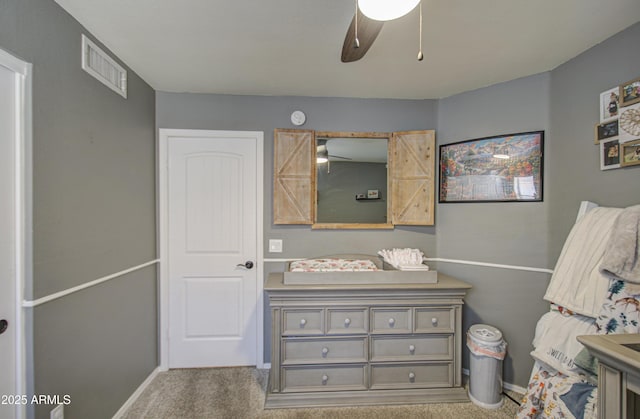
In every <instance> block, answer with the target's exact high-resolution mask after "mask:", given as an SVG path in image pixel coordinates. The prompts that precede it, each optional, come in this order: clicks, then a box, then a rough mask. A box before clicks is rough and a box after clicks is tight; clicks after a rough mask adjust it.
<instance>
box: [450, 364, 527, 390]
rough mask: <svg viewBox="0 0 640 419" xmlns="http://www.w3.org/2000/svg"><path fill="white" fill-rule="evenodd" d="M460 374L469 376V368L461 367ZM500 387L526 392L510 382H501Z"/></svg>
mask: <svg viewBox="0 0 640 419" xmlns="http://www.w3.org/2000/svg"><path fill="white" fill-rule="evenodd" d="M462 374H463V375H466V376H467V377H468V376H469V370H468V369H466V368H463V369H462ZM502 387H504V388H506V389H507V390H511V391H515V392H516V393H520V394H526V393H527V389H526V388H524V387H520V386H519V385H516V384H511V383H505V382H503V383H502Z"/></svg>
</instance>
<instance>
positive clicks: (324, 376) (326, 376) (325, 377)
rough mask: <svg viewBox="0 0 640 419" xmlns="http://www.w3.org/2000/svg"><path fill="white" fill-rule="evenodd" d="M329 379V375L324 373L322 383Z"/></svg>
mask: <svg viewBox="0 0 640 419" xmlns="http://www.w3.org/2000/svg"><path fill="white" fill-rule="evenodd" d="M327 381H329V376H328V375H326V374H323V375H322V384H327Z"/></svg>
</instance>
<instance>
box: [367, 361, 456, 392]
mask: <svg viewBox="0 0 640 419" xmlns="http://www.w3.org/2000/svg"><path fill="white" fill-rule="evenodd" d="M452 386H453V364H452V363H449V362H446V363H444V362H443V363H431V364H395V365H393V364H392V365H385V364H382V365H371V387H370V388H371V389H372V390H375V389H397V388H429V387H452Z"/></svg>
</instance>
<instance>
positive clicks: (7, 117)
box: [0, 50, 26, 419]
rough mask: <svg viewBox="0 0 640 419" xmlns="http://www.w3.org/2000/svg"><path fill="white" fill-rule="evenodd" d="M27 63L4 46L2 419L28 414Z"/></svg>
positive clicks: (0, 106) (0, 115) (0, 120)
mask: <svg viewBox="0 0 640 419" xmlns="http://www.w3.org/2000/svg"><path fill="white" fill-rule="evenodd" d="M24 64H25V63H22V62H19V61H18V60H17V59H15V58H13V57H12V56H10V55H9V54H7V53H5V52H4V51H2V50H0V287H1V288H0V290H1V291H0V395H2V401H1V403H0V419H5V418H6V419H9V418H16V417H23V414H24V409H23V408H22V405H23V404H24V403H25V401H26V400H24V399H22V398H21V397H20V396H21V394H20V393H21V392H22V391H23V390H22V389H23V387H22V380H21V378H22V377H21V375H20V371H21V369H20V367H19V362H21V361H20V360H21V356H20V355H21V353H19V352H18V342H19V339H20V338H21V335H22V334H21V332H20V328H21V319H20V318H19V311H18V304H17V301H18V294H17V291H18V287H19V284H20V275H21V273H20V272H19V267H21V265H20V263H21V257H22V256H21V252H20V248H19V243H20V240H21V239H22V233H21V232H20V231H21V230H20V228H21V227H20V224H21V215H20V212H19V211H21V210H22V207H21V204H19V201H20V199H21V198H20V197H21V194H22V184H21V182H22V179H21V178H19V176H18V169H20V170H21V165H19V164H18V159H19V158H22V157H21V154H20V153H21V152H22V150H21V147H22V140H21V138H22V135H23V133H22V132H20V131H21V130H24V126H22V124H23V123H25V115H24V113H23V112H24V108H23V105H24V102H23V100H24V99H25V96H24V93H25V92H24V87H25V85H24V82H25V79H24V77H23V76H24V74H23V73H22V72H21V71H24V70H25V67H24ZM20 202H21V201H20ZM20 269H21V268H20ZM16 396H17V397H16Z"/></svg>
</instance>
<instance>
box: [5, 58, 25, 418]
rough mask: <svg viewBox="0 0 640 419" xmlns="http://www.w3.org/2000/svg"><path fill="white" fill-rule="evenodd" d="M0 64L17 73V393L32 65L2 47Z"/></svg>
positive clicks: (21, 363) (20, 385)
mask: <svg viewBox="0 0 640 419" xmlns="http://www.w3.org/2000/svg"><path fill="white" fill-rule="evenodd" d="M0 65H2V66H3V67H6V68H8V69H9V70H11V71H13V72H14V73H15V83H16V92H17V94H16V97H15V110H16V119H15V132H16V136H15V139H14V141H15V143H14V144H15V156H14V158H15V163H16V165H15V189H14V190H15V220H16V226H15V227H16V230H15V237H16V257H15V270H16V277H15V281H16V283H15V291H16V292H15V314H14V315H15V324H14V325H13V327H14V328H15V333H16V342H15V344H16V371H15V372H16V382H15V383H14V384H15V394H16V395H23V394H24V395H26V394H27V382H26V377H27V375H26V370H27V359H26V356H27V355H26V353H27V351H26V348H27V342H26V333H25V308H24V307H23V300H24V293H25V285H26V284H31V277H32V273H33V271H32V268H31V266H32V264H31V261H32V246H33V241H32V238H31V231H32V223H31V214H32V207H31V204H32V200H31V184H32V180H31V176H32V167H33V165H32V158H31V155H32V154H31V147H32V121H33V115H32V80H33V71H32V65H31V64H30V63H27V62H25V61H22V60H20V59H18V58H16V57H14V56H13V55H11V54H9V53H7V52H6V51H4V50H2V49H0ZM15 408H16V417H17V418H19V419H22V418H24V417H26V406H25V405H21V404H19V403H18V404H16V407H15Z"/></svg>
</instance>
